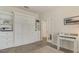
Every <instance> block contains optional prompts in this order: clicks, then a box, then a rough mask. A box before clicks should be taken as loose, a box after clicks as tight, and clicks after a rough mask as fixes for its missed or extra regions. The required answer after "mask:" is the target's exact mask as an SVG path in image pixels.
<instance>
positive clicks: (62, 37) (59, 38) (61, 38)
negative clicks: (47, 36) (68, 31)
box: [57, 35, 77, 53]
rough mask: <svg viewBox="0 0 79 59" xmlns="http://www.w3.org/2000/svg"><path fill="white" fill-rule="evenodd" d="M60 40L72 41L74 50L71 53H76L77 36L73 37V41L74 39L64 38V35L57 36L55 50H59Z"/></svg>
mask: <svg viewBox="0 0 79 59" xmlns="http://www.w3.org/2000/svg"><path fill="white" fill-rule="evenodd" d="M62 40H67V41H72V42H73V43H74V49H73V51H74V53H76V52H77V36H75V39H74V38H71V37H70V38H68V37H65V35H64V36H62V35H58V39H57V49H58V50H59V49H60V45H61V44H60V41H62Z"/></svg>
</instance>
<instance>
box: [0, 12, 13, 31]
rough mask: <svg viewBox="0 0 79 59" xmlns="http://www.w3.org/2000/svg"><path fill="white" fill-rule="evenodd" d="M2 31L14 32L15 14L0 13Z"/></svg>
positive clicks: (0, 29) (0, 28)
mask: <svg viewBox="0 0 79 59" xmlns="http://www.w3.org/2000/svg"><path fill="white" fill-rule="evenodd" d="M0 31H13V14H12V13H10V14H6V13H0Z"/></svg>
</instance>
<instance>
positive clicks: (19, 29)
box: [15, 15, 40, 45]
mask: <svg viewBox="0 0 79 59" xmlns="http://www.w3.org/2000/svg"><path fill="white" fill-rule="evenodd" d="M39 40H40V32H39V33H38V31H35V18H34V17H30V16H25V15H15V44H16V45H24V44H29V43H33V42H36V41H39Z"/></svg>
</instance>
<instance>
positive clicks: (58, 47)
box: [57, 39, 60, 50]
mask: <svg viewBox="0 0 79 59" xmlns="http://www.w3.org/2000/svg"><path fill="white" fill-rule="evenodd" d="M59 49H60V39H57V50H59Z"/></svg>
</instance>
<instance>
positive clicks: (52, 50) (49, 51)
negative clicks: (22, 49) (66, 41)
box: [32, 46, 64, 53]
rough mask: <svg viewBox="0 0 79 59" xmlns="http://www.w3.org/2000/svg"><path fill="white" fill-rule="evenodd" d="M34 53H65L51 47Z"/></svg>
mask: <svg viewBox="0 0 79 59" xmlns="http://www.w3.org/2000/svg"><path fill="white" fill-rule="evenodd" d="M32 52H33V53H64V52H62V51H58V50H56V49H54V48H52V47H50V46H45V47H42V48H40V49H37V50H33V51H32Z"/></svg>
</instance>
